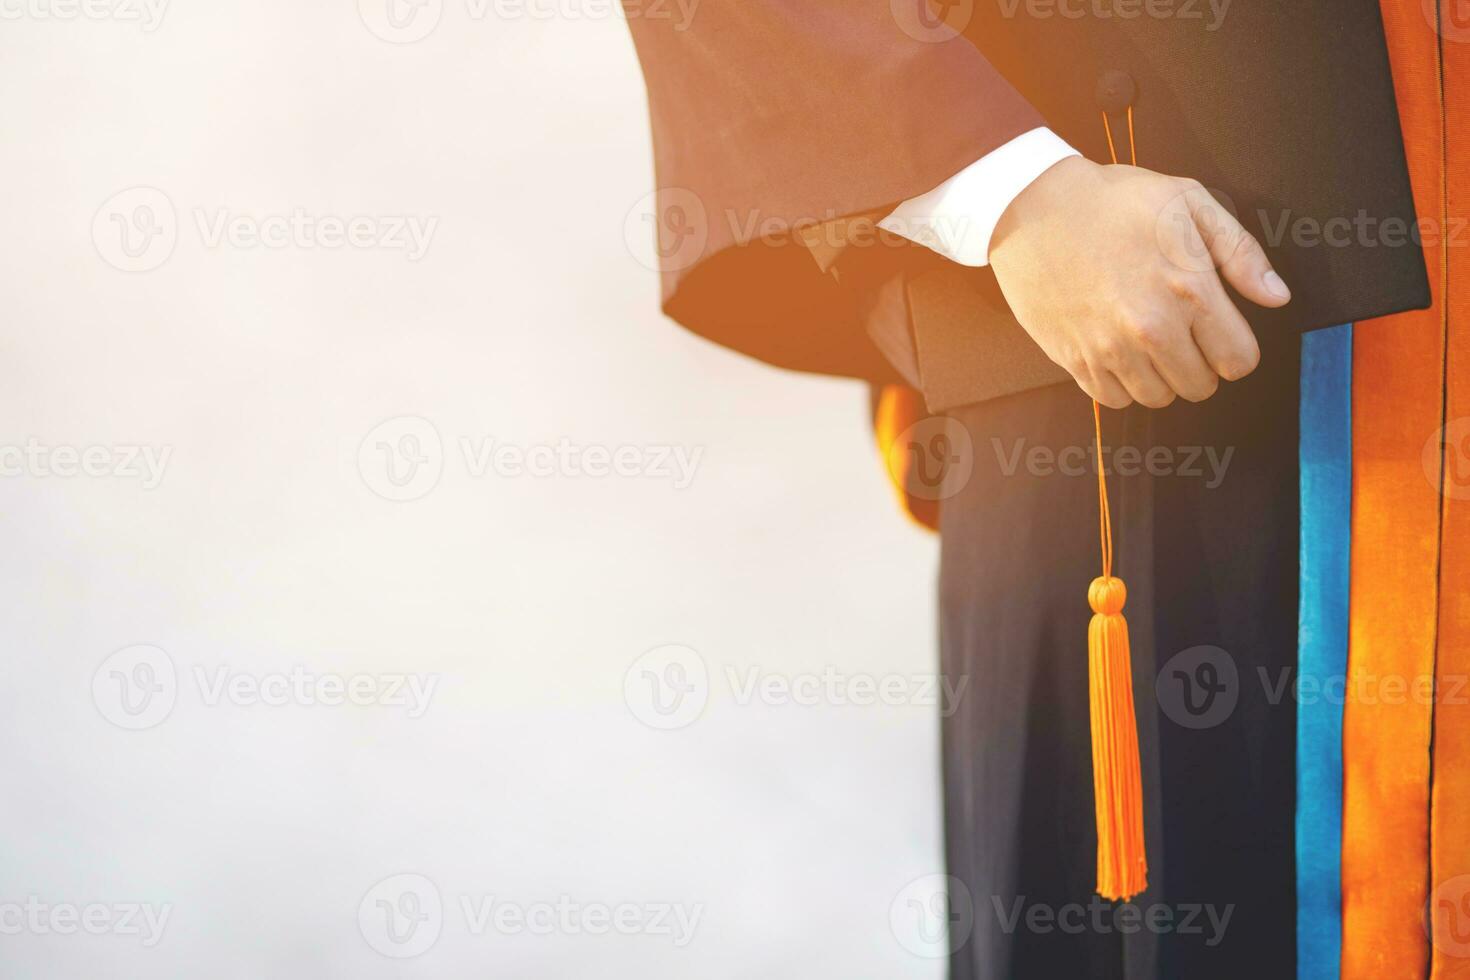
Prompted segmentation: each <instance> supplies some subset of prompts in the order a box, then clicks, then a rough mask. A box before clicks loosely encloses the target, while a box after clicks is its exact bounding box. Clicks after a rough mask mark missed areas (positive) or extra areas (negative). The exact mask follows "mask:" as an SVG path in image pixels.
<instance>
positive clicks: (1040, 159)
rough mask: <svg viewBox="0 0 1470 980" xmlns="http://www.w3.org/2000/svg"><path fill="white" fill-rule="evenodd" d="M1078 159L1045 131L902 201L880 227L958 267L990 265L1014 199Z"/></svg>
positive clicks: (1013, 142)
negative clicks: (1058, 164)
mask: <svg viewBox="0 0 1470 980" xmlns="http://www.w3.org/2000/svg"><path fill="white" fill-rule="evenodd" d="M1071 156H1079V154H1078V153H1077V151H1076V150H1074V149H1072V148H1071V147H1070V146H1068V145H1067V144H1066V143H1065V142H1064V141H1063V140H1062V138H1061V137H1059V136H1057V134H1056V133H1053V132H1052V131H1051V130H1049V129H1047V128H1045V127H1039V128H1037V129H1033V130H1030V131H1028V132H1025V133H1022V134H1021V135H1020V136H1017V137H1016V138H1015V139H1013V140H1011V141H1010V142H1009V143H1005V144H1003V145H1001V146H998V147H996V148H995V149H994V150H991V151H990V152H989V153H987V154H985V156H983V157H981V158H980V159H979V160H976V161H975V162H974V163H972V164H970V165H969V166H968V167H966V168H965V169H964V170H961V171H960V172H959V173H957V174H955V175H954V176H953V177H951V178H950V179H949V180H946V181H945V182H944V183H942V184H940V185H939V186H938V187H936V188H934V189H933V190H932V191H929V192H928V193H927V194H921V195H919V196H918V197H915V198H911V199H909V200H907V201H904V202H903V203H902V204H900V205H899V206H898V207H897V208H895V209H894V211H893V213H892V214H890V215H889V216H888V217H886V218H884V219H883V220H882V221H880V222H878V227H880V228H883V229H884V230H886V231H890V232H892V233H893V234H895V235H901V236H902V237H904V238H907V239H909V240H910V241H913V242H917V243H919V244H920V245H923V246H924V247H926V248H930V249H933V250H934V251H936V252H938V253H939V254H940V255H943V256H944V257H945V258H947V259H950V260H952V261H955V262H958V263H959V264H960V265H968V266H982V265H986V264H988V263H989V262H990V236H991V235H993V234H995V226H996V225H997V224H998V223H999V222H1000V216H1001V215H1002V214H1004V213H1005V209H1006V208H1008V207H1010V204H1011V202H1012V201H1013V200H1015V199H1016V195H1018V194H1020V193H1021V192H1022V191H1023V190H1025V189H1026V188H1027V186H1028V185H1030V183H1031V182H1032V181H1033V180H1035V179H1036V178H1037V177H1040V176H1041V175H1042V173H1044V172H1045V171H1046V170H1048V169H1050V168H1051V166H1052V165H1053V164H1055V163H1056V162H1057V161H1059V160H1064V159H1066V158H1067V157H1071Z"/></svg>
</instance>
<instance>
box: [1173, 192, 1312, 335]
mask: <svg viewBox="0 0 1470 980" xmlns="http://www.w3.org/2000/svg"><path fill="white" fill-rule="evenodd" d="M1185 201H1186V202H1187V203H1188V205H1189V213H1190V215H1191V216H1192V217H1193V218H1194V226H1195V229H1196V230H1197V231H1198V232H1199V236H1200V239H1201V240H1202V241H1203V242H1204V246H1205V248H1206V249H1207V250H1208V251H1209V253H1210V258H1211V260H1212V261H1213V262H1214V263H1215V266H1216V268H1218V269H1219V270H1220V276H1221V278H1223V279H1224V280H1225V281H1226V282H1228V283H1230V285H1232V286H1234V287H1235V290H1236V292H1238V293H1240V295H1242V296H1244V297H1245V298H1246V299H1248V300H1250V301H1251V302H1252V303H1255V304H1256V305H1257V306H1266V307H1271V308H1273V309H1274V308H1275V307H1278V306H1285V305H1286V304H1287V303H1289V302H1291V290H1290V289H1288V288H1286V283H1284V282H1282V281H1281V277H1280V276H1279V275H1277V274H1276V270H1275V269H1273V268H1271V260H1270V259H1268V258H1266V250H1265V249H1263V248H1261V243H1260V242H1258V241H1256V239H1255V237H1254V236H1253V235H1252V234H1251V233H1250V232H1248V231H1246V230H1245V229H1244V228H1243V227H1241V224H1240V222H1239V221H1236V220H1235V215H1233V214H1231V213H1230V212H1229V211H1227V210H1225V208H1223V207H1221V205H1220V202H1219V201H1217V200H1215V199H1214V197H1212V196H1211V195H1210V192H1209V191H1207V190H1205V189H1204V188H1203V187H1195V188H1193V189H1191V190H1190V191H1189V193H1188V194H1186V195H1185Z"/></svg>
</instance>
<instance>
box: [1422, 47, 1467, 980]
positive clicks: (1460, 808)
mask: <svg viewBox="0 0 1470 980" xmlns="http://www.w3.org/2000/svg"><path fill="white" fill-rule="evenodd" d="M1465 26H1466V25H1464V24H1463V23H1457V24H1454V25H1453V29H1456V30H1463V28H1464V27H1465ZM1460 37H1461V41H1463V40H1467V39H1470V38H1466V37H1465V36H1463V35H1461V36H1460ZM1443 48H1444V59H1445V86H1446V94H1445V122H1446V133H1445V136H1446V139H1445V148H1446V159H1447V161H1448V165H1447V167H1446V177H1447V179H1446V187H1447V189H1448V208H1447V210H1448V213H1449V216H1450V227H1451V230H1452V231H1453V229H1454V227H1455V226H1456V225H1457V224H1460V223H1462V222H1466V221H1470V85H1467V84H1466V82H1467V81H1470V46H1467V45H1466V44H1464V43H1453V42H1451V41H1450V38H1449V36H1448V35H1447V36H1446V43H1445V44H1444V45H1443ZM1460 227H1464V225H1463V224H1460ZM1467 244H1470V242H1467V240H1466V237H1465V235H1464V234H1463V233H1460V234H1458V235H1456V236H1455V237H1453V238H1451V239H1450V240H1449V241H1448V243H1447V247H1446V249H1445V255H1446V257H1447V259H1448V269H1449V277H1448V281H1449V284H1450V286H1449V290H1448V292H1447V299H1448V309H1449V324H1448V325H1449V329H1448V345H1447V349H1446V352H1445V356H1446V372H1445V373H1446V379H1445V381H1446V386H1447V390H1446V393H1445V394H1446V398H1445V423H1444V425H1445V429H1444V431H1443V433H1442V434H1441V437H1440V438H1438V439H1436V440H1433V441H1431V442H1430V443H1429V444H1428V445H1427V446H1426V447H1425V449H1426V455H1433V454H1436V453H1438V452H1442V454H1443V455H1442V456H1441V462H1442V467H1443V469H1442V486H1443V490H1444V512H1443V514H1444V527H1443V534H1442V536H1441V546H1440V583H1441V586H1440V596H1439V598H1440V606H1439V655H1438V666H1437V676H1438V679H1439V684H1438V690H1439V697H1438V700H1437V703H1436V704H1435V714H1434V787H1433V796H1432V809H1431V811H1430V828H1431V838H1430V839H1431V841H1432V846H1431V849H1430V855H1431V857H1430V879H1429V880H1430V886H1431V888H1432V889H1433V890H1432V891H1431V893H1430V902H1431V904H1430V911H1431V916H1430V920H1431V922H1432V923H1433V928H1434V937H1433V939H1434V941H1433V949H1432V951H1431V955H1432V957H1433V967H1434V968H1433V972H1432V973H1431V978H1432V980H1470V680H1467V679H1470V588H1467V586H1466V582H1470V291H1467V288H1466V287H1467V285H1470V254H1466V249H1465V247H1464V246H1466V245H1467ZM1457 246H1458V247H1457ZM1431 468H1432V467H1431Z"/></svg>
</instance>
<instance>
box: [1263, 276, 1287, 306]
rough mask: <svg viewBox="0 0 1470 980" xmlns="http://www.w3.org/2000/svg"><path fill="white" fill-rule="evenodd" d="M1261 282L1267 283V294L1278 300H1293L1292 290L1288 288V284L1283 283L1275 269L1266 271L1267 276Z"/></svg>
mask: <svg viewBox="0 0 1470 980" xmlns="http://www.w3.org/2000/svg"><path fill="white" fill-rule="evenodd" d="M1261 282H1263V283H1265V285H1266V292H1268V293H1270V294H1271V295H1272V296H1275V297H1276V298H1277V299H1291V290H1289V289H1287V288H1286V283H1284V282H1282V281H1281V277H1280V276H1278V275H1277V274H1276V270H1275V269H1268V270H1266V274H1265V275H1264V276H1262V277H1261Z"/></svg>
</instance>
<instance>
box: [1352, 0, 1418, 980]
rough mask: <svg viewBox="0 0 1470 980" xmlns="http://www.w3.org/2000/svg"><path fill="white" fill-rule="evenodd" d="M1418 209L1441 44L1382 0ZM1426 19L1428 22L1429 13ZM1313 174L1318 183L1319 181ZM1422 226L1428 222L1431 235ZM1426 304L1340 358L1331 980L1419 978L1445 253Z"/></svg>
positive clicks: (1403, 8) (1401, 0)
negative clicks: (1345, 563) (1344, 559)
mask: <svg viewBox="0 0 1470 980" xmlns="http://www.w3.org/2000/svg"><path fill="white" fill-rule="evenodd" d="M1382 9H1383V16H1384V26H1385V28H1386V30H1387V35H1388V46H1389V53H1390V57H1391V60H1392V62H1393V74H1394V87H1395V90H1396V93H1397V96H1398V103H1399V112H1400V116H1401V119H1402V123H1403V129H1404V140H1405V144H1406V150H1407V154H1408V160H1409V170H1410V174H1411V176H1412V179H1413V183H1414V200H1415V204H1416V210H1417V211H1418V213H1419V216H1420V218H1421V220H1423V221H1424V222H1426V226H1427V227H1429V228H1434V227H1437V226H1438V221H1439V220H1440V219H1441V218H1442V216H1443V211H1444V196H1443V186H1444V172H1443V167H1442V165H1441V154H1442V140H1441V134H1442V127H1441V108H1440V81H1439V79H1440V75H1439V57H1440V56H1439V48H1440V45H1439V38H1438V36H1437V34H1436V32H1435V30H1434V28H1433V26H1432V24H1431V23H1430V22H1429V21H1428V20H1427V19H1426V17H1425V14H1424V8H1423V5H1422V4H1421V3H1420V0H1382ZM1431 10H1432V8H1431ZM1324 176H1325V175H1324ZM1431 223H1433V224H1431ZM1425 241H1426V248H1425V259H1426V261H1427V263H1428V267H1429V278H1430V286H1431V289H1432V291H1433V299H1434V303H1433V306H1432V307H1431V308H1430V309H1428V310H1421V311H1411V312H1408V313H1402V314H1399V315H1397V316H1392V317H1386V318H1383V319H1381V320H1375V321H1369V322H1366V323H1364V324H1362V325H1361V326H1360V328H1359V329H1358V330H1356V331H1355V333H1354V338H1353V344H1354V351H1353V515H1352V577H1351V581H1352V584H1351V623H1350V627H1349V647H1348V683H1347V703H1346V705H1345V707H1344V712H1343V757H1344V772H1343V843H1342V889H1343V951H1342V977H1343V980H1422V978H1423V977H1424V975H1425V970H1426V966H1427V965H1428V963H1429V938H1428V935H1427V934H1426V930H1425V928H1424V910H1425V903H1426V902H1427V900H1428V887H1427V884H1426V883H1427V881H1428V879H1429V791H1430V787H1429V782H1430V737H1431V732H1432V727H1433V705H1432V698H1430V697H1428V696H1427V695H1426V693H1425V688H1426V686H1427V685H1428V683H1429V680H1430V678H1432V677H1433V676H1434V653H1435V634H1436V618H1437V613H1438V606H1437V593H1438V557H1439V530H1440V496H1439V493H1438V488H1437V485H1436V484H1437V469H1438V467H1437V465H1436V466H1434V467H1432V469H1433V470H1435V471H1436V472H1435V473H1434V474H1432V475H1431V478H1429V479H1426V472H1425V466H1424V461H1423V456H1424V452H1423V450H1424V443H1425V439H1426V438H1427V437H1428V435H1429V434H1431V433H1433V432H1434V431H1435V430H1436V429H1437V428H1438V427H1439V425H1440V417H1441V411H1442V392H1443V390H1444V388H1443V385H1444V326H1443V325H1444V315H1445V308H1444V305H1443V304H1444V301H1445V290H1444V273H1445V264H1444V257H1443V252H1442V248H1441V245H1442V242H1440V241H1437V240H1436V239H1431V238H1429V237H1428V236H1426V239H1425Z"/></svg>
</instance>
